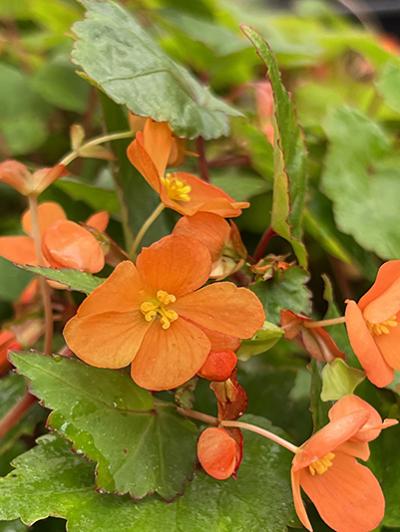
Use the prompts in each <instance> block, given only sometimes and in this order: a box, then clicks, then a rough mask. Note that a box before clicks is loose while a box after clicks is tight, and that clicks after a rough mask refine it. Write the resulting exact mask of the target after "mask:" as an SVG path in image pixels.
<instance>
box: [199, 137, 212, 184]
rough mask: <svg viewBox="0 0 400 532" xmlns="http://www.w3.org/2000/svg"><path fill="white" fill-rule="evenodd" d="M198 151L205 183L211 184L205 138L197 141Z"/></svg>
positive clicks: (201, 173)
mask: <svg viewBox="0 0 400 532" xmlns="http://www.w3.org/2000/svg"><path fill="white" fill-rule="evenodd" d="M196 144H197V151H198V152H199V171H200V176H201V179H202V180H203V181H206V182H207V183H209V182H210V176H209V173H208V163H207V158H206V148H205V143H204V139H203V137H199V138H198V139H197V141H196Z"/></svg>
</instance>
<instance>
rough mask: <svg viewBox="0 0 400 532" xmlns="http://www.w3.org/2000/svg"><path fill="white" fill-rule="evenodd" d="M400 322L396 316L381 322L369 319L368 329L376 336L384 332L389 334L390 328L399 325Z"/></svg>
mask: <svg viewBox="0 0 400 532" xmlns="http://www.w3.org/2000/svg"><path fill="white" fill-rule="evenodd" d="M398 324H399V322H398V321H397V317H396V316H392V317H391V318H389V319H388V320H385V321H382V322H381V323H371V322H370V321H367V326H368V329H369V330H370V332H371V333H372V334H374V335H375V336H381V335H382V334H389V333H390V329H392V328H393V327H397V325H398Z"/></svg>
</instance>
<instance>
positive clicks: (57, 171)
mask: <svg viewBox="0 0 400 532" xmlns="http://www.w3.org/2000/svg"><path fill="white" fill-rule="evenodd" d="M65 173H66V168H65V166H64V165H63V164H58V165H56V166H53V167H52V168H41V169H40V170H36V172H33V173H32V172H30V171H29V170H28V168H27V167H26V166H25V165H24V164H22V163H20V162H19V161H14V160H7V161H4V162H2V163H0V183H6V184H7V185H10V187H13V188H15V190H17V191H18V192H19V193H20V194H22V195H24V196H38V195H39V194H41V193H42V192H43V191H44V190H45V189H46V188H47V187H48V186H50V185H51V184H52V183H53V182H54V181H56V179H58V178H59V177H62V176H63V175H65Z"/></svg>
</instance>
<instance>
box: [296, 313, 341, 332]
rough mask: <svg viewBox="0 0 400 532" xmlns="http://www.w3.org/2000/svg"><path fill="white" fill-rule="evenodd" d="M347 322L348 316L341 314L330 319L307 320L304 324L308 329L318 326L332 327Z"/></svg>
mask: <svg viewBox="0 0 400 532" xmlns="http://www.w3.org/2000/svg"><path fill="white" fill-rule="evenodd" d="M345 322H346V318H345V317H344V316H340V318H332V319H330V320H321V321H305V322H304V323H303V325H304V327H306V328H307V329H315V328H316V327H330V326H331V325H339V324H340V323H345Z"/></svg>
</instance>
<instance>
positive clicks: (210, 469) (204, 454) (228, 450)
mask: <svg viewBox="0 0 400 532" xmlns="http://www.w3.org/2000/svg"><path fill="white" fill-rule="evenodd" d="M241 454H242V451H241V448H240V445H239V444H238V443H237V441H236V439H235V438H233V437H232V436H231V435H230V434H229V432H228V431H227V430H225V429H223V428H217V427H210V428H208V429H206V430H205V431H204V432H202V433H201V434H200V438H199V440H198V442H197V456H198V459H199V462H200V464H201V466H202V468H203V469H204V471H205V472H206V473H207V474H208V475H210V476H211V477H213V478H216V479H217V480H226V479H228V478H229V477H231V476H232V475H233V474H234V473H235V472H236V470H237V468H238V467H239V464H240V459H241Z"/></svg>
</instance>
